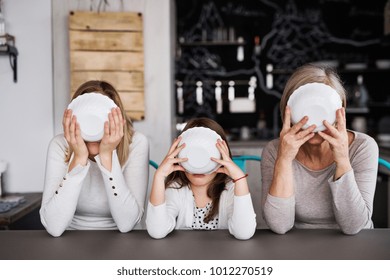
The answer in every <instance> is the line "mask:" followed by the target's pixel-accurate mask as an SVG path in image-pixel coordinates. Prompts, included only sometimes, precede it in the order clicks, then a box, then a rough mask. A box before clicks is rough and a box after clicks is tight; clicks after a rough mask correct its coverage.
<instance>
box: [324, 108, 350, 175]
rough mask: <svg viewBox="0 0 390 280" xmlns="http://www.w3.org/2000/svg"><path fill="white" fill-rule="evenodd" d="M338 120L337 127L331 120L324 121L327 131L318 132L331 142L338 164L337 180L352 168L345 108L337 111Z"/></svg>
mask: <svg viewBox="0 0 390 280" xmlns="http://www.w3.org/2000/svg"><path fill="white" fill-rule="evenodd" d="M336 120H337V125H336V127H334V126H332V125H331V124H330V123H329V122H327V121H324V125H325V127H326V128H327V133H325V132H321V131H320V132H318V134H319V135H320V136H321V137H322V138H324V139H325V141H328V142H329V144H330V148H331V150H332V152H333V158H334V161H335V162H336V165H337V168H336V174H335V178H334V179H335V180H337V179H338V178H340V177H341V176H342V175H344V174H345V173H346V172H348V171H349V170H351V168H352V167H351V163H350V161H349V139H348V132H347V128H346V118H345V109H344V108H341V109H338V110H337V111H336Z"/></svg>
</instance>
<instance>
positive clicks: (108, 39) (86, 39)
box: [69, 30, 143, 52]
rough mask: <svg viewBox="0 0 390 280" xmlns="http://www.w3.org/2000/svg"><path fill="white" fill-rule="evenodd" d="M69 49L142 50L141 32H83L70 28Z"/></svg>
mask: <svg viewBox="0 0 390 280" xmlns="http://www.w3.org/2000/svg"><path fill="white" fill-rule="evenodd" d="M69 39H70V49H71V50H96V51H101V50H103V51H104V50H110V51H140V52H142V51H143V38H142V33H141V32H99V31H96V32H85V31H78V30H74V31H73V30H71V31H70V33H69Z"/></svg>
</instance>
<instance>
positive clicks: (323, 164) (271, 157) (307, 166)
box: [261, 64, 378, 234]
mask: <svg viewBox="0 0 390 280" xmlns="http://www.w3.org/2000/svg"><path fill="white" fill-rule="evenodd" d="M309 83H321V84H325V85H327V86H329V87H331V88H332V89H334V90H335V91H336V92H337V93H338V95H339V96H340V99H341V101H342V103H341V104H342V107H341V108H340V109H338V110H337V111H336V122H335V124H334V125H332V124H331V123H329V122H327V121H323V125H324V126H325V128H326V129H325V130H324V131H319V132H314V131H315V128H316V126H315V125H311V126H308V127H306V126H307V125H306V124H307V123H308V121H309V118H308V116H305V117H303V118H302V119H301V120H300V121H298V122H296V123H295V124H292V121H291V114H292V112H291V108H290V107H289V106H287V102H288V100H289V98H290V96H291V95H292V94H293V93H294V91H295V90H297V89H298V88H299V87H301V86H303V85H306V84H309ZM345 107H346V93H345V89H344V88H343V86H342V84H341V82H340V79H339V77H338V75H337V74H336V73H335V72H334V71H333V70H332V69H330V68H327V67H319V66H314V65H311V64H308V65H304V66H302V67H300V68H298V69H297V70H296V71H295V72H294V73H293V75H292V76H291V78H290V79H289V80H288V82H287V84H286V87H285V90H284V93H283V96H282V99H281V102H280V109H281V113H282V116H284V119H283V127H282V130H281V132H280V138H279V139H275V140H272V141H271V142H269V143H268V145H267V146H266V147H265V148H264V150H263V154H262V158H263V160H262V164H261V171H262V194H263V196H262V197H263V198H262V205H263V213H264V219H265V221H266V222H267V224H268V226H269V227H270V229H271V230H273V231H274V232H276V233H279V234H284V233H286V232H287V231H289V230H290V229H291V228H292V227H294V226H295V227H296V228H305V229H309V228H337V229H340V230H341V231H342V232H343V233H345V234H356V233H358V232H359V231H360V230H361V229H363V228H373V223H372V220H371V216H372V210H373V199H374V193H375V185H376V176H377V168H378V146H377V144H376V142H375V141H374V140H373V139H372V138H371V137H369V136H367V135H365V134H363V133H359V132H354V131H351V130H347V129H346V119H345ZM304 127H306V128H304Z"/></svg>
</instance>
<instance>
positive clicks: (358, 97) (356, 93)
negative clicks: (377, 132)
mask: <svg viewBox="0 0 390 280" xmlns="http://www.w3.org/2000/svg"><path fill="white" fill-rule="evenodd" d="M352 98H353V105H354V107H357V108H367V103H368V101H369V99H370V96H369V95H368V90H367V88H366V86H365V85H364V82H363V75H358V76H357V83H356V85H355V87H354V89H353V96H352Z"/></svg>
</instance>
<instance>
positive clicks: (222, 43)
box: [179, 41, 246, 47]
mask: <svg viewBox="0 0 390 280" xmlns="http://www.w3.org/2000/svg"><path fill="white" fill-rule="evenodd" d="M245 44H246V43H245V42H238V41H234V42H231V41H199V42H184V43H179V45H180V46H182V47H202V46H204V47H212V46H216V47H217V46H244V45H245Z"/></svg>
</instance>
